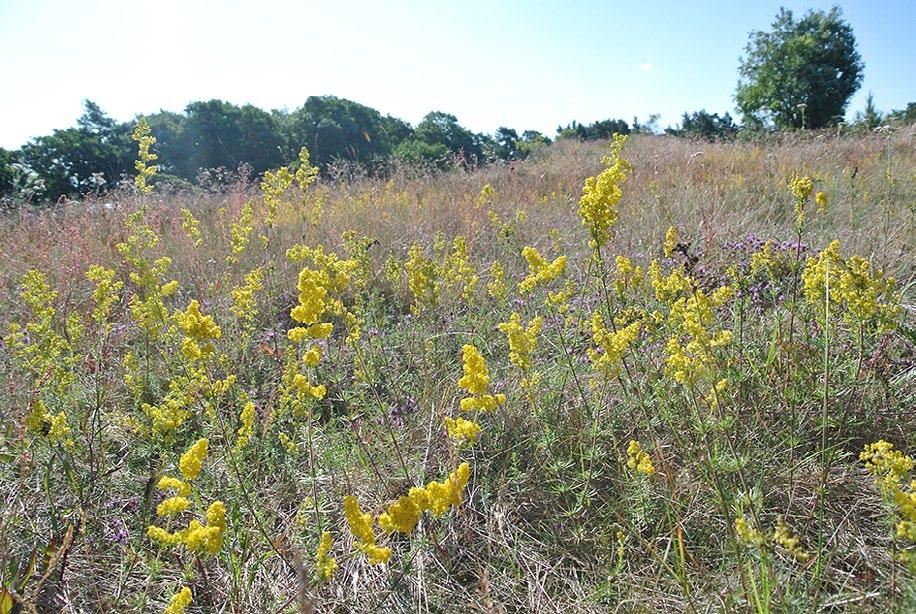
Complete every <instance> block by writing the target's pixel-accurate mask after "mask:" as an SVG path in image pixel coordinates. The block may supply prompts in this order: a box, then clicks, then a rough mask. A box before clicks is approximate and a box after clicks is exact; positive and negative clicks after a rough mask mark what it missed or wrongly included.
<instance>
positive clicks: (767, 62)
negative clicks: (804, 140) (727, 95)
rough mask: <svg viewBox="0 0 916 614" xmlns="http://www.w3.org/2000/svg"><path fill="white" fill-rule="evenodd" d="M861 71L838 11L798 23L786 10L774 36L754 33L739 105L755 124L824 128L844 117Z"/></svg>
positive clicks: (847, 27) (810, 16)
mask: <svg viewBox="0 0 916 614" xmlns="http://www.w3.org/2000/svg"><path fill="white" fill-rule="evenodd" d="M863 70H864V64H863V62H862V58H861V56H860V55H859V52H858V51H857V50H856V39H855V36H853V33H852V27H851V26H850V25H849V24H848V23H846V22H845V21H843V19H842V11H841V10H840V9H839V8H838V7H834V8H832V9H830V11H828V12H824V11H809V12H808V13H807V14H806V15H805V16H804V17H803V18H802V19H800V20H798V21H796V20H795V18H794V17H793V15H792V11H789V10H787V9H784V8H783V9H780V11H779V14H778V15H777V16H776V20H775V21H774V22H773V25H772V30H771V31H770V32H761V31H756V32H752V33H751V34H750V38H749V41H748V44H747V46H746V47H745V56H744V57H743V58H742V59H741V66H740V68H739V69H738V72H739V80H738V87H737V90H736V92H735V101H736V103H737V105H738V109H739V110H740V111H741V113H742V115H743V116H744V121H745V123H746V124H748V125H751V126H754V125H756V126H764V125H770V124H772V125H775V126H776V127H778V128H800V127H807V128H822V127H824V126H829V125H831V124H834V123H836V122H837V121H839V120H840V119H842V117H843V114H844V113H845V111H846V106H847V105H848V104H849V99H850V98H851V97H852V95H853V94H854V93H855V92H856V90H858V89H859V86H860V85H861V84H862V73H863ZM803 122H804V126H802V123H803Z"/></svg>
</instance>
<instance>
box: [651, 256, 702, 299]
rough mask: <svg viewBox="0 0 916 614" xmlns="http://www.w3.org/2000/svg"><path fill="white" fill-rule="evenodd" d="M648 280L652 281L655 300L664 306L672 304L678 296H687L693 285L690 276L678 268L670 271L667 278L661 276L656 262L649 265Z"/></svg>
mask: <svg viewBox="0 0 916 614" xmlns="http://www.w3.org/2000/svg"><path fill="white" fill-rule="evenodd" d="M649 279H650V280H651V281H652V289H653V290H655V298H656V300H658V302H660V303H664V304H666V305H669V304H671V303H673V302H674V301H675V299H677V298H678V297H679V296H689V295H690V293H691V291H692V290H693V285H694V283H693V280H692V279H691V278H690V276H689V275H687V274H685V273H684V271H683V270H682V269H680V268H676V269H674V270H672V271H671V273H670V274H669V275H668V276H667V277H665V276H664V275H662V271H661V265H659V263H658V260H653V261H652V262H651V263H650V264H649Z"/></svg>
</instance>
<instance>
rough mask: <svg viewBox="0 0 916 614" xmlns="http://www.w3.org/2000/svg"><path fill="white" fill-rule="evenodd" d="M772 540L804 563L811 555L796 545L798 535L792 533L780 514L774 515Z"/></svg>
mask: <svg viewBox="0 0 916 614" xmlns="http://www.w3.org/2000/svg"><path fill="white" fill-rule="evenodd" d="M773 541H775V542H776V543H777V544H779V545H780V546H782V547H783V548H785V549H786V550H788V551H789V552H790V553H791V554H792V556H794V557H795V558H796V559H798V560H799V561H801V562H802V563H804V562H805V561H807V560H808V559H809V558H810V556H811V555H809V554H808V553H807V552H805V550H804V549H803V548H801V547H800V546H799V545H798V542H799V541H800V539H799V537H798V536H796V535H794V534H793V533H792V529H791V528H789V525H788V524H786V521H785V519H784V518H783V517H782V516H777V517H776V528H775V529H774V530H773Z"/></svg>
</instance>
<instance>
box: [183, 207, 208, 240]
mask: <svg viewBox="0 0 916 614" xmlns="http://www.w3.org/2000/svg"><path fill="white" fill-rule="evenodd" d="M179 213H180V214H181V229H182V230H184V233H185V235H187V237H188V239H189V240H190V241H191V242H192V243H193V244H194V247H200V244H201V243H203V242H204V239H203V236H201V234H200V220H198V219H197V218H196V217H194V214H193V213H192V212H191V210H190V209H186V208H184V207H182V208H181V209H180V210H179Z"/></svg>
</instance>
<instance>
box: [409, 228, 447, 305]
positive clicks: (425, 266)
mask: <svg viewBox="0 0 916 614" xmlns="http://www.w3.org/2000/svg"><path fill="white" fill-rule="evenodd" d="M404 270H405V271H406V272H407V286H408V287H409V288H410V292H411V294H413V304H412V305H411V306H410V310H411V311H412V312H413V313H414V315H417V314H420V313H422V312H423V311H424V310H426V309H434V308H435V307H436V306H437V305H438V304H439V275H440V271H439V267H438V266H437V265H436V262H435V261H434V260H433V259H431V258H429V257H427V256H426V253H425V252H424V251H423V248H422V247H420V244H419V243H417V242H416V241H414V243H413V245H411V246H410V250H409V251H408V252H407V262H405V263H404Z"/></svg>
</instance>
